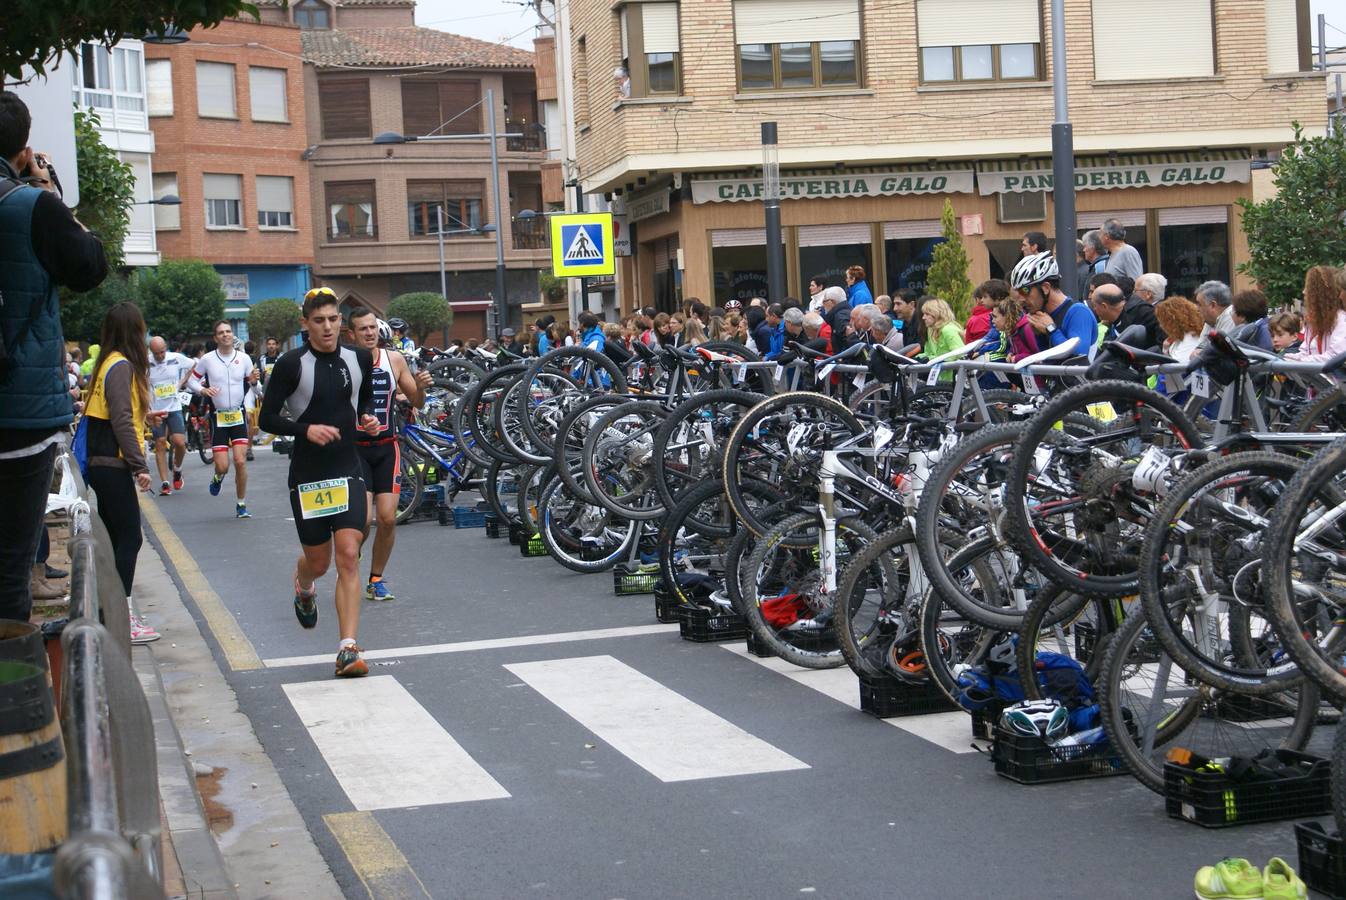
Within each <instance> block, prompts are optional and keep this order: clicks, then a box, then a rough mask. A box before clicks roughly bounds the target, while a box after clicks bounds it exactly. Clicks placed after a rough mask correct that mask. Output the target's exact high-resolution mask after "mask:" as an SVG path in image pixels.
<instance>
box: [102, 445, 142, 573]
mask: <svg viewBox="0 0 1346 900" xmlns="http://www.w3.org/2000/svg"><path fill="white" fill-rule="evenodd" d="M89 487H91V488H93V492H94V493H95V494H96V495H97V496H98V518H100V519H102V520H103V525H104V527H106V528H107V533H108V537H109V538H111V539H112V555H113V557H114V558H115V559H116V560H117V574H118V575H120V576H121V579H122V587H123V588H125V590H126V596H128V597H129V596H131V582H132V581H134V580H135V577H136V557H137V556H138V555H139V554H140V545H141V543H143V542H144V537H143V536H142V535H141V533H140V500H139V497H138V495H137V494H136V482H135V479H134V478H132V477H131V470H130V469H119V468H117V467H116V466H89Z"/></svg>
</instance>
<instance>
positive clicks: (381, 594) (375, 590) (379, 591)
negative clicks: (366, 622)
mask: <svg viewBox="0 0 1346 900" xmlns="http://www.w3.org/2000/svg"><path fill="white" fill-rule="evenodd" d="M365 599H366V600H396V599H397V598H396V597H394V596H393V592H392V591H390V590H388V582H386V581H383V580H382V579H380V580H379V581H371V582H369V584H367V585H365Z"/></svg>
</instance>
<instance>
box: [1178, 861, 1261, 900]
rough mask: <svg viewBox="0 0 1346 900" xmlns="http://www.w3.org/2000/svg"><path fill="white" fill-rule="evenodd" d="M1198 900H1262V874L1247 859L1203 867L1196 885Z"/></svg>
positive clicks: (1197, 877) (1220, 862)
mask: <svg viewBox="0 0 1346 900" xmlns="http://www.w3.org/2000/svg"><path fill="white" fill-rule="evenodd" d="M1194 888H1195V891H1196V896H1197V900H1261V898H1262V873H1261V872H1259V871H1258V870H1257V866H1255V865H1253V864H1252V863H1250V862H1248V861H1247V860H1246V859H1222V860H1220V861H1219V862H1218V863H1216V864H1215V865H1213V866H1202V867H1201V868H1200V869H1198V870H1197V872H1196V882H1195V884H1194Z"/></svg>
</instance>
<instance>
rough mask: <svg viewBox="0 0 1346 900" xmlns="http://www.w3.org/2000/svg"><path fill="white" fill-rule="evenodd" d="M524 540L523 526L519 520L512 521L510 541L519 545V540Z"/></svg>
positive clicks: (510, 524)
mask: <svg viewBox="0 0 1346 900" xmlns="http://www.w3.org/2000/svg"><path fill="white" fill-rule="evenodd" d="M522 540H523V526H522V525H520V524H519V523H518V522H510V523H509V542H510V543H511V544H513V545H514V546H516V547H517V546H519V542H520V541H522Z"/></svg>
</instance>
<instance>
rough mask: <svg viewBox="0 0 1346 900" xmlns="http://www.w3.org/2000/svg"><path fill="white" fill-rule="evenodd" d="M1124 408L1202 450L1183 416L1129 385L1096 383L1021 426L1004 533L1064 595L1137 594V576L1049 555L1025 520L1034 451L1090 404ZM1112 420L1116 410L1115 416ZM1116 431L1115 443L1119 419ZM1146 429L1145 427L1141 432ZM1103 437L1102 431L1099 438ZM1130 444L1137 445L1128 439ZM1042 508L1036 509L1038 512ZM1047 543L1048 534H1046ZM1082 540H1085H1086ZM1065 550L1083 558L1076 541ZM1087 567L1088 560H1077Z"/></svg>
mask: <svg viewBox="0 0 1346 900" xmlns="http://www.w3.org/2000/svg"><path fill="white" fill-rule="evenodd" d="M1117 403H1123V404H1128V405H1134V406H1133V408H1135V407H1140V406H1143V407H1146V408H1149V409H1150V410H1152V411H1153V412H1154V413H1155V414H1157V415H1158V416H1159V417H1161V419H1162V420H1164V423H1165V424H1166V425H1167V427H1168V430H1169V433H1170V434H1171V435H1172V436H1173V438H1174V439H1175V440H1176V441H1177V442H1178V443H1179V445H1180V446H1181V447H1182V448H1184V449H1191V448H1193V447H1197V446H1200V445H1201V435H1200V433H1199V432H1198V431H1197V428H1196V426H1195V425H1193V424H1192V422H1191V421H1190V420H1189V419H1188V418H1187V416H1186V415H1184V414H1183V412H1182V410H1180V409H1179V408H1178V407H1177V405H1176V404H1174V403H1173V401H1171V400H1169V399H1168V398H1167V397H1165V396H1163V395H1162V394H1159V393H1157V392H1155V391H1152V390H1150V389H1149V388H1146V387H1144V386H1143V385H1139V384H1136V383H1134V382H1129V381H1096V382H1091V383H1089V384H1083V385H1080V386H1078V387H1074V388H1071V389H1069V390H1067V391H1064V392H1063V393H1061V394H1059V395H1057V396H1056V397H1054V398H1053V399H1051V400H1049V401H1048V402H1047V403H1046V404H1045V405H1044V406H1043V407H1042V409H1040V410H1038V412H1037V413H1035V414H1034V415H1033V417H1032V418H1030V419H1029V420H1028V422H1027V423H1026V424H1025V426H1024V434H1023V438H1022V440H1021V442H1020V449H1019V451H1018V452H1017V453H1015V454H1014V456H1013V458H1012V463H1011V466H1010V469H1009V472H1008V475H1007V480H1006V484H1005V533H1006V536H1007V537H1008V538H1009V540H1010V541H1011V543H1013V544H1014V545H1015V546H1016V547H1017V548H1018V550H1019V552H1020V553H1021V554H1022V555H1023V556H1024V558H1025V561H1027V562H1028V563H1031V565H1032V566H1033V567H1034V568H1036V569H1038V570H1039V571H1041V572H1042V573H1043V574H1045V575H1046V576H1047V577H1049V578H1051V579H1052V580H1053V581H1055V582H1056V583H1058V584H1060V585H1061V586H1062V587H1064V588H1065V589H1066V590H1069V591H1074V592H1077V593H1082V594H1089V595H1092V596H1104V597H1116V596H1125V595H1127V594H1133V593H1136V591H1137V589H1138V587H1139V581H1140V576H1139V573H1138V572H1135V571H1128V572H1126V573H1125V574H1120V575H1119V574H1091V573H1090V572H1088V571H1085V570H1080V569H1077V568H1076V567H1074V566H1073V565H1071V564H1070V563H1069V562H1068V561H1067V560H1066V559H1065V558H1063V554H1061V553H1054V552H1052V549H1051V548H1050V547H1049V546H1048V544H1047V542H1046V540H1044V538H1043V535H1042V533H1041V532H1042V531H1046V530H1047V529H1046V526H1045V525H1044V526H1042V527H1041V528H1040V527H1039V525H1038V523H1037V522H1036V521H1035V520H1034V519H1033V518H1032V517H1031V516H1030V514H1029V506H1028V501H1027V485H1028V483H1029V481H1030V478H1033V477H1034V473H1033V472H1032V469H1033V467H1034V466H1035V465H1036V464H1037V463H1038V459H1037V450H1038V448H1039V446H1041V445H1042V444H1043V443H1044V442H1045V441H1046V440H1047V439H1048V438H1049V435H1050V434H1051V433H1052V432H1053V431H1055V426H1056V424H1057V423H1058V422H1061V421H1063V420H1065V419H1066V417H1067V415H1068V414H1069V413H1071V412H1072V411H1076V410H1080V409H1084V408H1086V407H1087V406H1089V405H1091V404H1109V405H1115V404H1117ZM1114 414H1115V410H1114ZM1141 419H1142V414H1141V413H1135V414H1134V415H1133V417H1132V421H1133V422H1139V421H1141ZM1118 420H1119V421H1121V423H1122V424H1121V425H1117V426H1112V425H1109V426H1105V428H1111V429H1112V433H1113V434H1114V435H1116V436H1117V437H1122V436H1124V435H1126V434H1127V429H1126V426H1127V423H1126V421H1125V420H1124V419H1122V417H1121V416H1120V415H1118ZM1144 427H1148V423H1147V424H1146V425H1145V426H1144ZM1105 433H1107V432H1106V430H1105V431H1103V432H1100V434H1105ZM1131 440H1132V441H1133V442H1134V441H1135V440H1138V439H1131ZM1040 508H1041V507H1039V509H1040ZM1047 536H1048V537H1051V534H1050V533H1048V535H1047ZM1086 537H1090V536H1089V535H1086ZM1070 541H1071V543H1070V545H1068V549H1071V550H1074V551H1077V552H1083V551H1082V550H1081V548H1079V547H1078V546H1077V545H1078V543H1079V542H1078V541H1077V540H1076V539H1074V538H1072V539H1070ZM1082 562H1084V563H1085V564H1086V565H1088V564H1089V561H1088V559H1084V560H1082Z"/></svg>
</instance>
